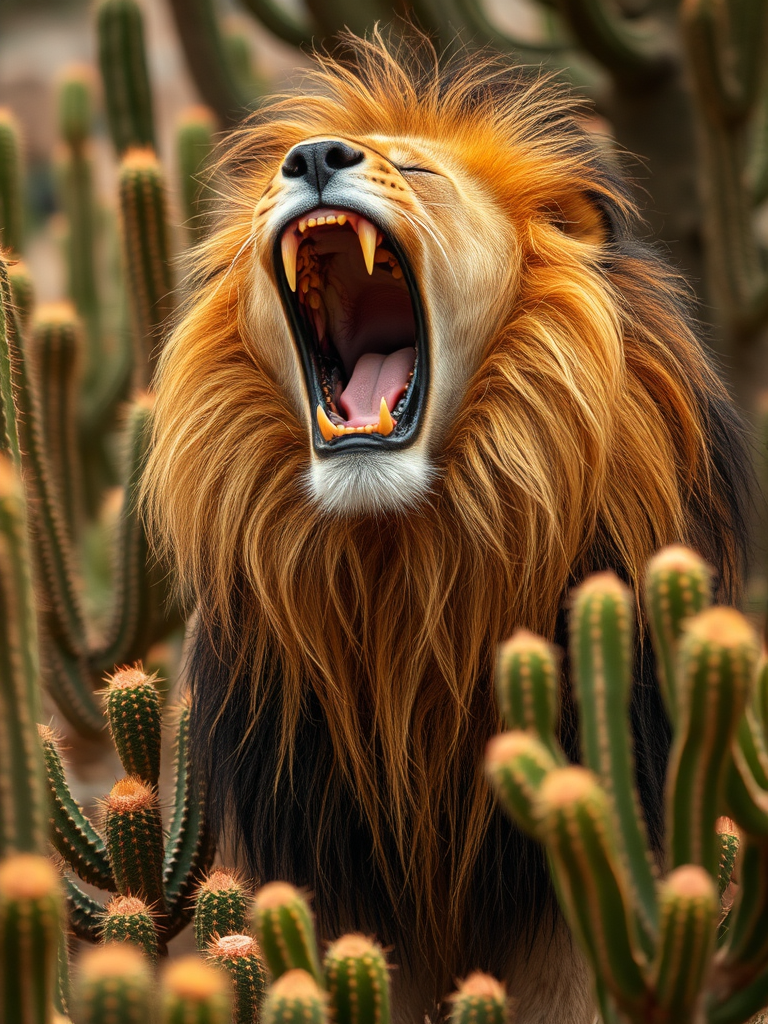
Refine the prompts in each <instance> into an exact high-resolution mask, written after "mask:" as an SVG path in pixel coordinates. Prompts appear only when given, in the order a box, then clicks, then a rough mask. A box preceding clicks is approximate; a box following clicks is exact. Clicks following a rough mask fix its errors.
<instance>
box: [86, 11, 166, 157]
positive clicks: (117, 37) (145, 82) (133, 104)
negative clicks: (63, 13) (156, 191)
mask: <svg viewBox="0 0 768 1024" xmlns="http://www.w3.org/2000/svg"><path fill="white" fill-rule="evenodd" d="M96 18H97V27H98V40H99V67H100V69H101V78H102V81H103V83H104V95H105V98H106V104H107V118H108V121H109V127H110V131H111V133H112V141H113V143H114V146H115V149H116V150H117V152H118V154H120V155H122V154H123V153H125V152H126V150H128V149H130V148H131V147H132V146H154V145H155V128H154V121H153V114H152V89H151V86H150V82H149V73H148V71H147V58H146V53H145V49H144V20H143V17H142V11H141V7H140V5H139V4H138V3H137V2H136V0H101V2H100V3H99V5H98V7H97V11H96Z"/></svg>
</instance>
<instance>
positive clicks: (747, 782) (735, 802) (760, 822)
mask: <svg viewBox="0 0 768 1024" xmlns="http://www.w3.org/2000/svg"><path fill="white" fill-rule="evenodd" d="M725 797H726V806H727V808H728V814H729V815H730V816H731V817H732V818H733V820H734V821H735V822H736V824H737V825H739V826H740V827H741V828H743V829H744V831H745V832H748V833H749V834H750V835H752V836H760V837H761V838H763V839H768V794H766V793H765V792H764V791H763V790H762V789H760V787H759V786H758V784H757V783H756V782H755V779H754V776H753V775H752V772H751V771H750V770H749V765H748V764H747V762H746V759H745V757H744V755H743V753H742V752H741V748H740V747H739V746H738V744H734V746H733V747H732V749H731V762H730V764H729V765H728V769H727V774H726V778H725Z"/></svg>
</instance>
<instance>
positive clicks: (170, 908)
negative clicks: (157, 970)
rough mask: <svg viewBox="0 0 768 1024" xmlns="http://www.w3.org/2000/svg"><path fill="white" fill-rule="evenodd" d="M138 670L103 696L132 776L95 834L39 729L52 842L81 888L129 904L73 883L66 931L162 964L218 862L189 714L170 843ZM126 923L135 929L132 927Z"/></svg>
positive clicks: (155, 705) (180, 741)
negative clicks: (194, 762)
mask: <svg viewBox="0 0 768 1024" xmlns="http://www.w3.org/2000/svg"><path fill="white" fill-rule="evenodd" d="M154 689H155V681H154V678H153V677H150V676H148V675H146V673H144V672H142V670H141V669H140V667H138V666H134V667H133V668H126V669H123V670H121V671H119V672H116V673H115V674H114V675H113V676H112V677H111V680H110V681H109V688H108V690H107V693H106V705H107V714H108V720H109V727H110V732H111V733H112V736H113V737H114V739H115V746H116V748H117V751H118V754H119V755H120V758H121V760H122V763H123V767H124V768H125V770H126V771H128V772H133V773H134V774H130V775H128V776H127V777H126V778H124V779H120V780H118V781H117V782H116V783H115V785H114V786H113V787H112V790H111V792H110V793H109V795H108V796H107V798H106V800H105V801H104V813H103V827H102V829H101V830H97V829H96V828H94V826H93V825H92V824H91V823H90V821H89V820H88V819H87V818H86V816H85V815H84V814H83V811H82V808H81V807H80V806H79V804H78V803H77V802H76V801H75V800H74V799H73V797H72V794H71V792H70V790H69V786H68V784H67V780H66V776H65V772H64V767H63V764H62V760H61V753H60V751H59V749H58V743H57V740H56V737H55V735H54V733H53V732H52V731H51V730H50V729H47V728H42V729H41V737H42V741H43V751H44V755H45V764H46V769H47V773H48V782H49V787H50V799H51V807H52V810H51V824H52V829H51V840H52V842H53V845H54V846H55V847H56V850H57V851H58V853H59V854H60V855H61V856H62V857H63V858H64V860H65V861H66V863H67V864H68V866H69V867H70V868H71V869H72V870H73V871H74V872H75V873H76V874H77V875H78V876H79V877H80V878H82V879H83V880H84V881H86V882H88V883H89V884H91V885H95V886H97V887H98V888H100V889H104V890H106V891H107V892H110V893H113V894H117V895H119V896H120V897H125V899H123V900H120V899H114V900H113V901H112V902H111V904H110V905H109V907H107V909H106V910H105V908H104V907H103V906H102V905H101V904H100V903H99V902H98V901H96V900H94V899H93V898H92V897H90V896H88V895H86V893H84V892H83V891H82V890H81V889H80V888H79V887H78V886H77V885H76V884H75V883H74V882H72V881H71V880H67V895H68V908H69V914H70V925H71V927H72V929H73V931H74V932H75V934H76V935H78V936H79V937H80V938H84V939H87V940H89V941H91V942H96V941H98V940H104V939H107V938H117V937H119V936H120V935H123V934H124V936H125V938H126V939H127V940H129V941H132V942H134V944H135V945H138V946H141V947H143V948H145V949H147V950H148V951H150V952H151V951H152V950H154V952H153V954H152V955H153V956H156V955H157V951H158V949H159V950H164V949H165V944H166V942H167V941H168V940H169V939H170V938H172V937H173V936H174V935H175V934H176V933H177V932H178V931H179V930H180V929H181V928H182V927H183V926H184V925H185V924H186V923H187V922H188V921H189V919H190V918H191V916H192V904H191V899H190V897H191V894H192V892H193V891H194V889H195V888H196V887H197V886H198V885H199V883H200V880H201V878H202V877H203V875H204V874H205V872H206V870H207V869H208V867H209V866H210V863H211V860H212V858H213V845H212V843H211V840H210V837H209V835H208V832H207V829H206V825H205V819H204V814H203V794H202V793H201V791H200V789H199V786H198V783H197V779H196V777H195V775H194V773H193V772H191V770H190V767H189V762H188V732H189V706H188V705H187V704H184V705H182V707H181V708H180V710H179V711H178V713H177V714H178V725H177V743H176V746H177V750H176V766H175V769H176V781H175V792H174V802H173V813H172V818H171V821H170V823H169V827H168V836H167V838H166V837H165V834H164V830H163V822H162V818H161V813H160V806H159V801H158V795H157V788H156V786H157V778H158V775H159V768H160V764H159V750H160V727H161V721H160V715H159V698H158V696H157V694H156V692H155V693H154V694H153V693H152V692H151V691H152V690H154ZM129 918H130V920H129Z"/></svg>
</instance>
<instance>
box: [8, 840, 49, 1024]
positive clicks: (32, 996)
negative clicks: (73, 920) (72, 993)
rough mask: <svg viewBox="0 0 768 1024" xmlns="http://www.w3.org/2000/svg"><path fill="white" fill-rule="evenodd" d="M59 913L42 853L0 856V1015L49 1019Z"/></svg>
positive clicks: (16, 1021)
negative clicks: (1, 858) (0, 857)
mask: <svg viewBox="0 0 768 1024" xmlns="http://www.w3.org/2000/svg"><path fill="white" fill-rule="evenodd" d="M60 916H61V892H60V884H59V877H58V874H57V872H56V870H55V868H54V867H53V865H52V864H51V862H50V861H49V860H48V859H47V858H46V857H42V856H40V855H38V854H32V853H19V854H14V855H13V856H10V857H7V858H6V859H5V860H3V861H0V1020H3V1021H8V1022H9V1024H10V1022H13V1024H49V1021H50V1014H51V1008H52V1005H53V1000H54V995H55V991H56V970H57V963H58V944H59V933H60V923H59V920H60Z"/></svg>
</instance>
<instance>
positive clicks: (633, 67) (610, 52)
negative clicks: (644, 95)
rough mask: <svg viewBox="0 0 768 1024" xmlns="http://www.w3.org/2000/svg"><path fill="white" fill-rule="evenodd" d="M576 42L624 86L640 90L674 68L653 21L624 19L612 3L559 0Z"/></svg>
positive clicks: (595, 0)
mask: <svg viewBox="0 0 768 1024" xmlns="http://www.w3.org/2000/svg"><path fill="white" fill-rule="evenodd" d="M558 6H559V8H560V11H561V13H562V15H563V18H564V20H565V24H566V25H567V26H568V27H569V28H570V29H571V31H572V32H573V34H574V36H575V37H576V39H577V40H578V41H579V42H580V43H581V44H582V46H583V47H584V49H585V50H586V51H587V53H589V54H591V55H592V56H593V57H594V58H596V60H598V61H599V62H600V64H602V65H603V66H604V67H605V68H607V69H608V71H610V72H611V74H612V75H613V76H614V77H615V78H616V80H617V81H618V82H620V83H621V84H622V85H624V86H626V87H630V88H641V87H643V86H644V85H646V84H649V83H652V82H656V81H659V80H660V79H662V78H664V77H666V76H667V75H668V74H670V73H671V71H672V70H673V68H674V64H675V61H674V54H673V52H672V50H671V49H670V46H669V43H668V40H667V36H666V34H665V33H664V32H663V30H662V29H661V27H660V26H659V25H656V24H654V23H652V22H651V20H650V19H633V20H630V19H628V18H625V17H624V16H623V15H622V14H621V12H620V11H619V10H618V9H617V7H616V4H615V3H613V2H612V0H558Z"/></svg>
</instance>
